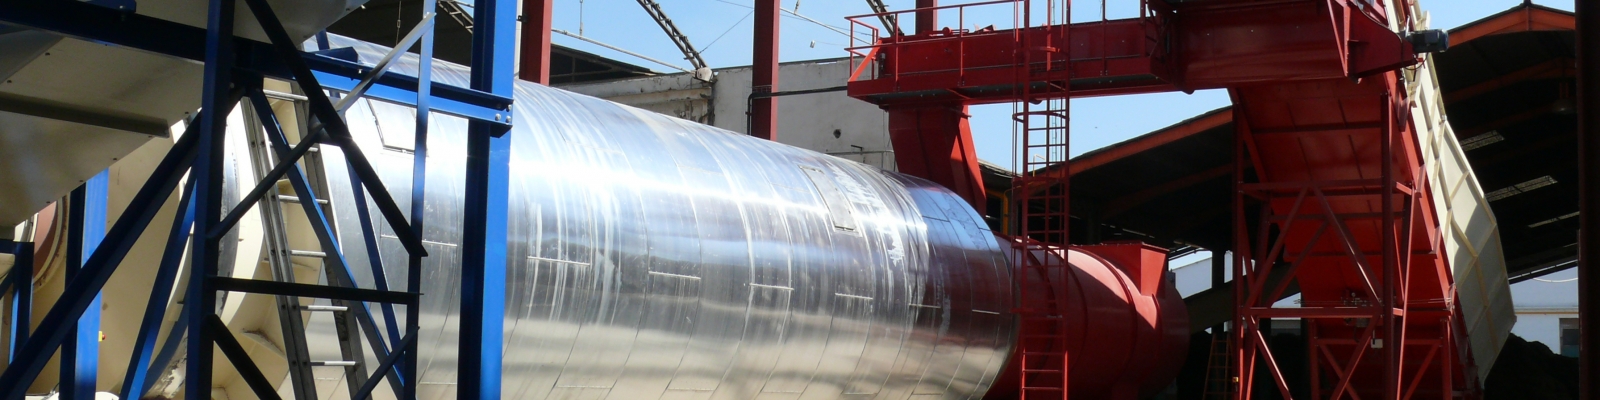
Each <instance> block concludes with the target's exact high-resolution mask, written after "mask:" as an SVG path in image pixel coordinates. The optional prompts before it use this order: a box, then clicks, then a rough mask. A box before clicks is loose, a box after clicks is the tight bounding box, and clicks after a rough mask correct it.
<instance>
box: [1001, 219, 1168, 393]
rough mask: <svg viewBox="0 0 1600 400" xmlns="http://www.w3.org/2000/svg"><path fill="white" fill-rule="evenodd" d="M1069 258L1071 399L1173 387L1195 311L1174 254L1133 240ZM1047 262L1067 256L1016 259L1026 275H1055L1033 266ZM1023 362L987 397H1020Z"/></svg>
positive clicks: (1064, 311) (1066, 311) (1016, 361)
mask: <svg viewBox="0 0 1600 400" xmlns="http://www.w3.org/2000/svg"><path fill="white" fill-rule="evenodd" d="M1066 253H1067V254H1066V261H1067V265H1069V266H1070V268H1065V269H1060V270H1059V271H1065V272H1066V273H1065V275H1066V276H1065V277H1064V278H1065V282H1066V291H1065V292H1064V293H1059V294H1058V295H1057V298H1059V299H1061V301H1060V302H1059V303H1058V304H1059V306H1058V307H1060V308H1061V309H1060V313H1061V315H1062V316H1063V317H1065V318H1066V324H1065V326H1066V327H1067V328H1066V329H1067V331H1066V332H1062V333H1064V334H1065V335H1066V336H1067V343H1068V347H1067V348H1066V349H1065V350H1066V351H1067V356H1068V367H1067V385H1066V387H1067V392H1068V397H1069V398H1078V399H1113V400H1123V399H1140V398H1148V397H1150V396H1153V395H1155V394H1157V393H1159V392H1161V391H1162V390H1164V389H1166V388H1167V387H1168V386H1169V385H1171V384H1172V382H1173V379H1174V378H1176V377H1177V375H1178V370H1179V369H1180V368H1182V366H1183V361H1184V356H1185V355H1186V354H1187V352H1188V346H1189V313H1188V311H1187V310H1185V309H1184V305H1183V298H1182V297H1181V296H1179V295H1178V292H1177V289H1176V288H1174V287H1173V286H1172V283H1171V282H1170V281H1168V280H1167V279H1166V271H1167V269H1166V254H1167V251H1166V250H1165V249H1161V248H1157V247H1154V246H1150V245H1146V244H1143V243H1137V242H1127V243H1111V244H1104V245H1094V246H1073V247H1072V248H1071V250H1068V251H1067V252H1066ZM1044 257H1052V258H1053V259H1052V260H1050V261H1051V262H1052V263H1053V264H1052V265H1061V264H1060V263H1061V257H1062V254H1061V252H1060V251H1051V252H1046V251H1033V252H1032V254H1026V255H1023V254H1020V251H1019V252H1016V253H1013V259H1012V261H1011V262H1012V264H1013V265H1015V266H1016V267H1017V268H1016V269H1015V270H1016V271H1019V273H1048V272H1045V271H1047V270H1046V269H1040V268H1027V267H1028V266H1030V265H1032V266H1036V265H1040V264H1041V263H1042V262H1043V261H1044ZM1024 263H1026V264H1024ZM1056 278H1062V277H1052V280H1053V281H1057V282H1060V280H1059V279H1056ZM1021 306H1023V307H1028V306H1029V305H1021ZM1022 329H1023V330H1024V331H1026V330H1028V329H1038V328H1032V327H1027V326H1024V327H1022ZM1046 329H1053V328H1046ZM1019 347H1020V346H1019ZM1021 358H1022V357H1020V355H1013V356H1012V357H1011V360H1010V362H1009V363H1010V364H1009V365H1007V366H1006V370H1005V372H1004V373H1002V374H1001V376H1000V378H999V379H1000V381H999V382H998V384H996V385H995V386H994V388H995V389H994V390H993V391H991V392H990V393H989V394H988V396H986V397H985V398H987V399H1014V398H1017V397H1019V396H1018V394H1019V393H1017V388H1018V387H1020V385H1019V383H1018V379H1020V376H1019V372H1018V371H1019V370H1020V368H1021V365H1020V362H1021ZM1029 379H1030V380H1034V379H1043V377H1035V376H1030V377H1029ZM1030 386H1033V385H1030ZM1030 394H1034V393H1030Z"/></svg>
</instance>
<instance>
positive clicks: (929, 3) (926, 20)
mask: <svg viewBox="0 0 1600 400" xmlns="http://www.w3.org/2000/svg"><path fill="white" fill-rule="evenodd" d="M938 6H939V0H917V9H920V10H923V11H918V12H917V29H916V30H913V31H912V32H916V33H917V34H923V33H929V32H933V30H934V29H938V28H939V13H938V12H935V11H934V10H933V8H935V7H938Z"/></svg>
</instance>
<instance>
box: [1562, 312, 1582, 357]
mask: <svg viewBox="0 0 1600 400" xmlns="http://www.w3.org/2000/svg"><path fill="white" fill-rule="evenodd" d="M1578 338H1579V336H1578V319H1577V318H1562V319H1561V355H1563V356H1567V357H1574V358H1575V357H1578V340H1579V339H1578Z"/></svg>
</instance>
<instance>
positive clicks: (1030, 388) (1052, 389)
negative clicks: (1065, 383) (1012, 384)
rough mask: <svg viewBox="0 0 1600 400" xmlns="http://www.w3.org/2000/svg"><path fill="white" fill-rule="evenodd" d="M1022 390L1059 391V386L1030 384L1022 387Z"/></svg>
mask: <svg viewBox="0 0 1600 400" xmlns="http://www.w3.org/2000/svg"><path fill="white" fill-rule="evenodd" d="M1022 390H1048V391H1052V392H1059V391H1061V388H1054V387H1041V386H1030V387H1025V388H1022Z"/></svg>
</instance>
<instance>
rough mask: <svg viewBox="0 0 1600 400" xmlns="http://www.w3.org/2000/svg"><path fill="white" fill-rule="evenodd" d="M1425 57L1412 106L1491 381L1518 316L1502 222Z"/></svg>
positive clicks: (1472, 330) (1479, 359) (1469, 320)
mask: <svg viewBox="0 0 1600 400" xmlns="http://www.w3.org/2000/svg"><path fill="white" fill-rule="evenodd" d="M1425 57H1426V59H1427V60H1428V61H1427V63H1426V64H1425V65H1426V67H1427V68H1422V69H1419V70H1418V71H1417V72H1415V73H1413V74H1408V75H1414V76H1411V77H1410V78H1411V79H1410V80H1409V82H1410V84H1409V85H1408V86H1409V87H1407V89H1408V90H1409V91H1410V92H1411V93H1410V97H1411V98H1412V99H1415V101H1412V102H1411V113H1412V115H1413V117H1412V122H1413V123H1414V124H1415V126H1416V129H1417V135H1418V143H1419V144H1420V145H1421V150H1422V156H1423V158H1424V159H1425V160H1426V161H1427V162H1426V167H1425V168H1427V174H1428V184H1429V185H1430V186H1432V188H1433V190H1432V195H1433V198H1434V204H1437V206H1436V207H1435V208H1434V211H1435V213H1437V214H1438V215H1437V217H1438V220H1439V231H1440V233H1441V234H1442V235H1444V236H1445V237H1444V239H1445V240H1444V249H1445V251H1446V253H1447V254H1449V257H1448V260H1449V261H1450V266H1451V271H1452V272H1453V274H1454V283H1455V290H1456V302H1457V305H1458V306H1459V307H1460V310H1461V317H1462V320H1463V321H1462V322H1463V324H1464V325H1465V327H1466V330H1467V338H1468V340H1469V341H1470V342H1471V343H1470V345H1471V349H1472V357H1473V358H1474V361H1475V363H1476V364H1477V365H1478V369H1477V373H1478V380H1479V381H1480V382H1481V381H1483V380H1484V379H1487V378H1488V376H1489V367H1491V366H1493V365H1494V361H1495V359H1496V358H1498V357H1499V355H1500V347H1501V346H1503V345H1505V342H1506V339H1507V338H1509V337H1510V336H1511V325H1512V324H1515V323H1516V314H1515V312H1514V311H1513V309H1512V306H1511V286H1510V283H1508V282H1507V280H1506V261H1505V254H1504V249H1503V248H1502V247H1501V244H1500V225H1499V222H1497V221H1496V220H1495V217H1494V212H1493V211H1492V210H1490V209H1489V201H1488V200H1487V199H1485V198H1484V194H1483V187H1482V186H1480V185H1479V184H1478V177H1477V175H1476V174H1474V173H1473V172H1472V165H1471V164H1469V163H1468V162H1467V157H1466V153H1465V152H1464V151H1462V150H1461V144H1460V143H1458V142H1457V141H1456V135H1455V131H1454V130H1453V129H1452V128H1451V127H1450V122H1449V121H1448V120H1447V119H1446V118H1445V114H1444V107H1443V104H1444V103H1443V102H1441V101H1439V100H1440V97H1441V96H1443V94H1442V92H1440V90H1439V83H1438V82H1439V79H1438V77H1437V76H1436V74H1435V72H1436V70H1435V69H1434V68H1433V61H1432V60H1433V57H1432V56H1431V55H1430V56H1425Z"/></svg>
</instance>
